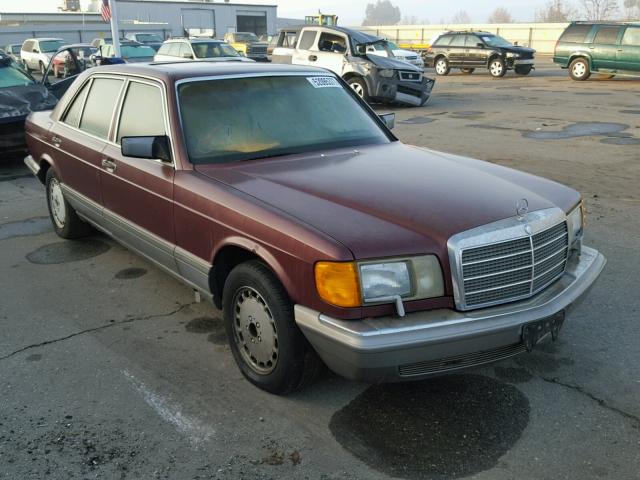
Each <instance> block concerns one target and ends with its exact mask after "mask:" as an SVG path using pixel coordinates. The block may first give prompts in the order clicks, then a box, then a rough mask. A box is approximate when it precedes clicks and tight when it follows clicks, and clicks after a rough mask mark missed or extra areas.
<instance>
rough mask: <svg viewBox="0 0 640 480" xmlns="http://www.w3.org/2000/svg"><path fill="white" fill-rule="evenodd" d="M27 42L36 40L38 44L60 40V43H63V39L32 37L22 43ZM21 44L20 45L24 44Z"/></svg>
mask: <svg viewBox="0 0 640 480" xmlns="http://www.w3.org/2000/svg"><path fill="white" fill-rule="evenodd" d="M29 40H37V41H38V42H46V41H49V40H60V41H64V39H63V38H58V37H34V38H27V39H26V40H25V41H24V42H27V41H29ZM24 42H22V43H24Z"/></svg>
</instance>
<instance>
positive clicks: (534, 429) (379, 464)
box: [0, 62, 640, 480]
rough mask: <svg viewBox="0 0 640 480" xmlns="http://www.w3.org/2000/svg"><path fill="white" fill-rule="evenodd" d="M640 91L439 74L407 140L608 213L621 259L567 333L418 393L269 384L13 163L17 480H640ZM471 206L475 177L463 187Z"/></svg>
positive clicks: (545, 67) (0, 227) (12, 432)
mask: <svg viewBox="0 0 640 480" xmlns="http://www.w3.org/2000/svg"><path fill="white" fill-rule="evenodd" d="M639 104H640V80H628V79H614V80H606V81H604V80H599V79H594V80H593V81H589V82H586V83H580V84H578V83H574V82H572V81H570V80H569V79H568V78H567V77H566V73H565V72H560V71H557V70H555V69H554V68H553V67H552V66H551V65H549V64H544V62H543V64H542V65H541V66H540V68H539V69H538V70H537V71H536V72H535V73H534V74H533V75H532V76H531V77H528V78H517V77H515V76H513V75H509V76H508V77H506V78H505V79H502V80H497V81H496V80H492V79H490V78H488V76H487V75H485V74H474V75H471V76H466V75H461V74H455V75H452V76H450V77H447V78H439V79H438V83H437V85H436V89H435V90H434V95H433V98H432V99H431V100H430V102H429V104H428V105H427V106H426V107H424V108H417V109H396V113H397V127H396V130H395V132H396V133H397V135H398V136H399V137H400V138H401V139H402V140H404V141H406V142H408V143H414V144H417V145H424V146H428V147H431V148H435V149H440V150H444V151H449V152H452V153H457V154H462V155H468V156H474V157H477V158H481V159H484V160H488V161H491V162H496V163H500V164H503V165H507V166H513V167H515V168H519V169H523V170H526V171H529V172H532V173H535V174H539V175H543V176H546V177H549V178H551V179H554V180H557V181H559V182H562V183H566V184H568V185H571V186H573V187H574V188H576V189H578V190H580V191H581V192H582V193H583V195H584V197H585V200H586V204H587V209H588V212H589V215H588V224H587V233H586V241H585V243H586V244H588V245H592V246H594V247H596V248H598V249H599V250H601V251H602V252H603V253H604V254H605V255H606V256H607V258H608V264H607V267H606V270H605V272H604V273H603V275H602V277H601V278H600V280H599V281H598V283H597V284H596V285H595V286H594V288H593V289H592V290H591V291H590V293H589V295H588V296H587V297H586V298H585V299H584V301H583V302H581V303H580V304H579V305H577V306H576V307H575V308H574V309H573V311H572V312H571V314H570V316H569V317H568V320H567V322H565V325H564V327H563V330H562V332H561V335H560V338H559V340H558V342H555V343H546V344H544V345H542V346H540V348H539V349H537V350H536V351H534V352H533V353H531V354H524V355H521V356H519V357H516V358H514V359H512V360H509V361H506V362H502V363H499V364H495V365H491V366H488V367H484V368H480V369H475V370H472V371H469V372H465V373H463V374H459V375H453V376H446V377H441V378H437V379H434V380H430V381H425V382H417V383H410V384H394V385H378V386H369V385H364V384H357V383H352V382H348V381H346V380H343V379H341V378H339V377H337V376H335V375H333V374H331V373H329V372H327V373H326V374H325V375H324V376H323V377H322V378H321V379H320V380H319V381H318V382H317V383H316V384H315V385H313V386H311V387H310V388H308V389H306V390H305V391H302V392H298V393H296V394H293V395H291V396H288V397H283V398H281V397H275V396H272V395H269V394H267V393H265V392H262V391H259V390H257V389H255V388H254V387H252V386H251V385H249V384H248V383H247V382H246V381H245V380H244V379H243V378H242V376H241V374H240V373H239V371H238V370H237V368H236V366H235V364H234V362H233V359H232V356H231V352H230V351H229V349H228V347H227V346H226V338H225V334H224V328H223V326H222V321H221V319H220V312H219V311H217V310H216V309H215V308H214V307H212V306H210V305H207V304H205V303H196V302H195V301H194V297H193V293H192V292H191V291H190V290H189V289H188V288H186V287H184V286H182V285H181V284H179V283H178V282H176V281H175V280H173V279H172V278H171V277H169V276H167V275H166V274H164V273H163V272H161V271H160V270H158V269H157V268H156V267H154V266H153V265H151V264H149V263H148V262H146V261H145V260H143V259H142V258H141V257H139V256H136V255H135V254H133V253H131V252H129V251H127V250H126V249H124V248H123V247H121V246H120V245H118V244H117V243H116V242H114V241H112V240H111V239H109V238H106V237H104V236H102V235H96V236H94V237H91V238H89V239H86V240H83V241H76V242H65V241H63V240H61V239H59V238H57V237H56V236H55V234H54V233H53V231H52V229H51V227H50V225H49V223H48V221H47V220H46V218H45V217H46V215H47V211H46V204H45V197H44V191H43V188H42V186H41V185H40V184H39V183H38V182H37V181H36V180H35V179H33V178H31V176H30V175H29V174H28V172H27V170H26V168H25V167H23V166H22V164H21V162H20V160H19V159H13V160H12V159H6V158H2V157H1V156H0V272H2V275H1V276H0V479H11V480H13V479H16V480H22V479H42V478H51V479H65V480H66V479H179V480H182V479H237V478H245V479H272V478H273V479H281V478H282V479H304V478H308V479H326V480H329V479H349V480H352V479H375V480H378V479H380V480H382V479H388V478H404V479H410V480H413V479H454V478H473V479H478V480H485V479H487V480H488V479H492V480H494V479H498V480H500V479H514V478H518V479H554V480H555V479H585V478H603V479H616V480H618V479H622V480H626V479H638V478H640V474H639V472H640V368H638V365H639V364H640V348H639V345H640V325H639V321H640V319H639V306H640V297H639V296H638V287H639V281H640V275H639V274H638V272H639V271H640V258H639V255H638V252H639V251H640V222H639V221H638V212H639V211H640V209H639V208H638V207H639V206H640V188H638V179H640V153H639V152H638V147H637V145H638V143H639V142H640V115H638V112H639V110H638V105H639ZM452 194H455V186H452Z"/></svg>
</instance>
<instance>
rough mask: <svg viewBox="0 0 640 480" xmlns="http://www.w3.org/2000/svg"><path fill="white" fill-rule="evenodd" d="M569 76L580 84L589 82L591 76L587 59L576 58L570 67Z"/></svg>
mask: <svg viewBox="0 0 640 480" xmlns="http://www.w3.org/2000/svg"><path fill="white" fill-rule="evenodd" d="M569 76H570V77H571V78H572V79H573V80H576V81H578V82H581V81H584V80H587V79H588V78H589V77H590V76H591V69H590V67H589V61H588V60H587V59H586V58H576V59H575V60H574V61H573V62H571V65H569Z"/></svg>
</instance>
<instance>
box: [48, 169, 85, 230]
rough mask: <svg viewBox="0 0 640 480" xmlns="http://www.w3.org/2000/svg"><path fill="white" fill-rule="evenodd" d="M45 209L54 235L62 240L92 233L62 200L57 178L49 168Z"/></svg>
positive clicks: (65, 201) (62, 196)
mask: <svg viewBox="0 0 640 480" xmlns="http://www.w3.org/2000/svg"><path fill="white" fill-rule="evenodd" d="M46 186H47V207H48V208H49V217H50V218H51V223H52V224H53V229H54V230H55V232H56V234H57V235H58V236H59V237H61V238H64V239H72V238H79V237H84V236H86V235H89V234H91V233H92V231H93V230H92V228H91V226H90V225H89V224H88V223H86V222H83V221H82V220H81V219H80V217H78V214H77V213H76V211H75V210H74V208H73V207H72V206H71V205H70V204H69V202H67V199H66V198H64V193H63V192H62V185H61V184H60V180H59V179H58V176H57V175H56V174H55V172H54V171H53V168H49V170H48V171H47V178H46Z"/></svg>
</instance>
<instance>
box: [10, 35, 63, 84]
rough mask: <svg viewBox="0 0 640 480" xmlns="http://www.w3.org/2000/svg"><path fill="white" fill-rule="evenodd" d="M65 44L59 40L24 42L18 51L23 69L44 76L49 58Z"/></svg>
mask: <svg viewBox="0 0 640 480" xmlns="http://www.w3.org/2000/svg"><path fill="white" fill-rule="evenodd" d="M67 43H68V42H65V41H64V40H63V39H61V38H29V39H27V40H25V41H24V43H23V44H22V49H21V50H20V59H21V60H22V64H23V65H24V68H25V69H26V70H27V71H29V70H38V71H40V73H41V74H42V75H44V72H45V71H46V69H47V65H49V61H50V60H51V57H53V55H54V53H56V52H57V51H58V49H59V48H60V47H62V46H63V45H65V44H67Z"/></svg>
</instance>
